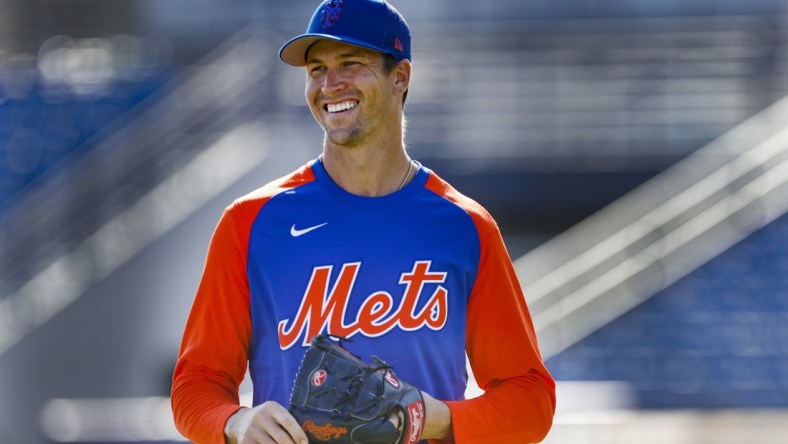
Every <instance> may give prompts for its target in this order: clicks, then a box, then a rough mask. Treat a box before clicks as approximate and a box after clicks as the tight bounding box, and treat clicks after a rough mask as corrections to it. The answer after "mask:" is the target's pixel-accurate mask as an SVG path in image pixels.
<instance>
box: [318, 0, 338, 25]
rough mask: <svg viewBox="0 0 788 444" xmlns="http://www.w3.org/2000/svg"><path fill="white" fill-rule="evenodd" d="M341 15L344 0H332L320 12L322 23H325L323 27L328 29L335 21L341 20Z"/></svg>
mask: <svg viewBox="0 0 788 444" xmlns="http://www.w3.org/2000/svg"><path fill="white" fill-rule="evenodd" d="M341 15H342V0H331V1H330V2H328V3H326V7H325V8H323V11H322V12H321V13H320V24H321V25H323V29H328V28H330V27H332V26H334V22H335V21H337V20H339V17H340V16H341Z"/></svg>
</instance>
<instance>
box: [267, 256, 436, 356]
mask: <svg viewBox="0 0 788 444" xmlns="http://www.w3.org/2000/svg"><path fill="white" fill-rule="evenodd" d="M430 265H431V262H430V261H417V262H416V263H414V264H413V269H412V270H411V271H410V272H407V273H402V274H401V275H400V279H399V283H400V284H402V285H404V286H405V289H404V291H403V294H402V299H401V301H400V303H399V306H398V307H395V306H394V297H393V296H392V295H391V294H389V293H388V292H385V291H377V292H374V293H372V294H370V295H368V296H367V297H366V299H364V301H363V302H362V303H361V306H360V308H359V311H358V315H357V316H356V317H355V319H351V320H350V321H348V320H347V319H346V318H348V317H349V316H348V314H347V313H346V311H347V307H348V300H349V299H350V293H351V290H352V289H353V284H354V283H355V281H356V277H357V276H358V271H359V268H361V263H359V262H355V263H349V264H344V265H343V266H342V270H341V271H340V272H339V276H337V277H336V279H335V280H334V281H333V285H332V283H331V271H332V267H330V266H326V267H315V269H314V270H312V277H311V278H310V280H309V285H308V286H307V288H306V291H305V292H304V296H303V298H302V300H301V306H300V307H299V308H298V313H297V314H296V316H295V319H292V320H290V319H285V320H283V321H280V322H279V327H278V333H279V346H280V347H281V348H282V350H287V349H288V348H290V347H292V346H293V345H294V344H295V343H296V342H298V339H299V338H301V344H302V345H304V346H308V345H309V340H310V339H311V338H312V337H314V336H316V335H318V334H320V333H321V332H323V331H327V332H329V333H331V334H335V335H339V336H344V337H351V336H353V335H354V334H356V333H361V334H363V335H365V336H369V337H375V336H380V335H382V334H384V333H386V332H388V331H389V330H391V329H393V328H394V327H399V328H401V329H402V330H406V331H414V330H419V329H421V328H423V327H427V328H429V329H432V330H440V329H442V328H443V327H444V326H445V325H446V319H447V318H448V290H446V288H445V287H443V286H442V285H436V288H435V290H434V291H433V292H432V294H431V295H428V296H427V297H428V298H427V301H426V303H425V304H423V305H422V304H420V303H419V302H420V300H422V299H424V298H425V295H423V294H422V292H424V287H425V286H426V285H427V284H433V285H435V284H442V283H444V282H445V281H446V273H445V272H433V271H431V270H430ZM419 306H421V308H420V309H419V310H418V312H417V307H419ZM350 317H351V318H352V316H350Z"/></svg>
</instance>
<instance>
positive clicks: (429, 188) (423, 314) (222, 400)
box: [172, 0, 555, 444]
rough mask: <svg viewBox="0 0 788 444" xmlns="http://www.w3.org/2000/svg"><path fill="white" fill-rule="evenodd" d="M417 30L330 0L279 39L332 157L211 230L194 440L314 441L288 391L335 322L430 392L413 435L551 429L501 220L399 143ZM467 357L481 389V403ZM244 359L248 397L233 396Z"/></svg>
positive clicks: (364, 350) (196, 361)
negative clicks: (302, 79) (469, 391)
mask: <svg viewBox="0 0 788 444" xmlns="http://www.w3.org/2000/svg"><path fill="white" fill-rule="evenodd" d="M410 43H411V42H410V30H409V29H408V26H407V24H406V23H405V20H404V19H403V18H402V16H401V15H400V14H399V12H397V11H396V10H395V9H394V8H393V7H392V6H391V5H389V4H388V3H386V2H384V1H380V0H330V1H324V2H323V3H321V4H320V5H319V6H318V8H317V10H316V11H315V13H314V15H313V16H312V19H311V21H310V23H309V26H308V28H307V32H306V33H305V34H303V35H300V36H297V37H295V38H293V39H291V40H290V41H288V42H287V43H285V44H284V46H283V47H282V48H281V50H280V53H279V55H280V58H281V59H282V60H283V61H285V62H286V63H289V64H291V65H294V66H301V67H304V69H305V70H306V88H305V97H306V102H307V105H308V106H309V108H310V110H311V112H312V115H313V116H314V118H315V120H316V121H317V122H318V123H319V124H320V126H321V127H322V128H323V130H324V134H325V137H324V140H323V145H322V153H321V154H320V155H319V156H318V157H317V159H315V160H314V161H312V162H309V163H308V164H306V165H304V166H303V167H301V168H300V169H298V170H297V171H295V172H293V173H291V174H289V175H287V176H285V177H283V178H281V179H279V180H276V181H274V182H271V183H268V184H266V185H264V186H262V187H261V188H259V189H258V190H255V191H253V192H251V193H249V194H248V195H246V196H243V197H241V198H239V199H238V200H236V201H235V202H233V203H232V205H230V206H228V207H227V209H226V210H225V212H224V214H223V215H222V217H221V219H220V221H219V223H218V225H217V227H216V230H215V232H214V235H213V238H212V240H211V244H210V247H209V250H208V255H207V260H206V265H205V270H204V273H203V277H202V280H201V282H200V286H199V289H198V291H197V295H196V297H195V301H194V305H193V307H192V311H191V314H190V316H189V320H188V323H187V325H186V329H185V332H184V338H183V344H182V347H181V352H180V355H179V357H178V362H177V365H176V369H175V373H174V376H173V387H172V404H173V412H174V415H175V420H176V424H177V426H178V428H179V430H180V431H181V432H182V433H183V434H184V435H185V436H186V437H188V438H189V439H191V440H193V441H195V442H197V443H224V442H229V443H236V442H238V443H271V442H275V443H306V442H307V435H306V434H305V432H304V431H303V430H302V429H301V427H299V424H298V422H297V421H296V420H295V418H294V417H293V416H292V415H291V413H290V412H289V411H288V407H289V397H290V393H291V391H292V389H293V381H294V378H295V375H296V373H297V371H298V367H299V364H300V362H301V359H302V356H303V354H304V350H306V348H307V347H308V346H309V343H310V341H311V339H312V338H313V337H315V336H317V335H320V334H325V333H330V334H333V335H338V336H342V337H345V338H348V339H351V340H352V341H353V344H352V349H353V351H354V352H355V353H358V354H359V355H361V356H370V355H375V356H378V357H380V358H381V359H383V360H385V361H386V362H388V363H389V364H391V365H392V366H393V367H394V369H395V370H396V374H397V375H398V376H399V377H400V378H401V379H402V380H403V381H406V382H407V383H408V384H410V385H412V386H414V387H417V388H418V389H419V390H420V393H421V395H422V397H423V402H424V408H425V410H424V417H423V429H422V431H421V435H420V437H416V439H419V438H420V439H422V440H431V441H432V442H452V441H453V442H458V443H463V442H468V443H507V444H509V443H527V442H538V441H541V440H542V439H543V438H544V437H545V435H546V434H547V432H548V431H549V429H550V427H551V425H552V419H553V414H554V411H555V384H554V382H553V379H552V378H551V376H550V374H549V373H548V371H547V370H546V368H545V367H544V364H543V361H542V358H541V355H540V353H539V347H538V345H537V340H536V336H535V333H534V329H533V325H532V322H531V318H530V315H529V312H528V308H527V306H526V304H525V299H524V297H523V294H522V291H521V287H520V284H519V282H518V281H517V277H516V275H515V273H514V268H513V266H512V263H511V259H510V258H509V256H508V253H507V251H506V248H505V246H504V243H503V240H502V238H501V235H500V232H499V230H498V228H497V225H496V223H495V221H494V220H493V219H492V217H491V216H490V215H489V214H488V213H487V212H486V211H485V210H484V208H483V207H481V206H480V205H479V204H478V203H476V202H474V201H473V200H471V199H469V198H467V197H465V196H464V195H462V194H461V193H459V192H458V191H457V190H455V189H454V188H453V187H451V186H450V185H449V184H448V183H447V182H445V181H444V180H442V179H441V178H440V177H438V176H437V175H436V174H435V173H434V172H433V171H431V170H430V169H428V168H427V167H425V166H423V165H421V164H420V163H419V162H417V161H415V160H412V159H411V158H410V156H409V154H408V151H407V150H406V146H405V141H404V135H403V133H404V110H403V109H404V104H405V100H406V97H407V94H408V88H409V85H410V80H411V73H412V66H411V53H410V47H411V46H410ZM466 354H467V357H468V359H469V361H470V364H471V367H472V369H473V372H474V375H475V376H476V380H477V382H478V383H479V385H480V387H481V388H482V389H483V390H484V394H483V395H482V396H480V397H478V398H475V399H471V400H465V399H464V393H465V389H466V383H467V381H468V375H467V373H466V365H465V363H466ZM247 368H248V370H249V372H250V375H251V379H252V382H253V387H254V389H253V390H254V400H253V407H251V408H245V407H241V406H240V405H239V402H238V387H239V385H240V383H241V381H242V380H243V378H244V375H245V373H246V370H247ZM401 414H403V412H392V414H391V415H390V416H388V417H387V418H385V419H388V420H390V421H391V422H392V423H394V424H395V425H399V424H400V422H401V419H402V417H401V416H400V415H401ZM419 420H421V417H419ZM401 439H404V438H401ZM409 439H411V440H412V439H413V437H410V438H409ZM400 442H402V441H400Z"/></svg>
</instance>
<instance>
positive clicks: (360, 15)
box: [279, 0, 410, 66]
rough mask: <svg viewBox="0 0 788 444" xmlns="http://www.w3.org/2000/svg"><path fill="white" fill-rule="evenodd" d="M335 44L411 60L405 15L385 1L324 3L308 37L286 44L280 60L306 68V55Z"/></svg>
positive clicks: (313, 18)
mask: <svg viewBox="0 0 788 444" xmlns="http://www.w3.org/2000/svg"><path fill="white" fill-rule="evenodd" d="M323 39H328V40H335V41H338V42H345V43H350V44H353V45H358V46H363V47H364V48H369V49H373V50H375V51H379V52H382V53H384V54H390V55H391V56H392V57H394V58H395V59H396V60H397V61H399V60H402V59H408V60H410V29H409V28H408V24H407V23H405V19H404V18H403V17H402V15H401V14H400V13H399V11H397V10H396V9H394V7H393V6H391V5H390V4H388V3H387V2H385V1H384V0H324V1H323V2H322V3H321V4H320V6H318V7H317V9H316V10H315V13H314V14H313V15H312V19H311V20H310V21H309V27H307V29H306V33H305V34H301V35H299V36H296V37H294V38H292V39H290V40H288V41H287V43H285V44H284V45H282V47H281V48H280V49H279V58H280V59H282V61H284V62H285V63H288V64H290V65H293V66H304V65H306V51H307V50H308V49H309V46H311V45H312V44H313V43H315V42H316V41H318V40H323Z"/></svg>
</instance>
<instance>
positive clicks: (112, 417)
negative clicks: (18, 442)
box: [41, 397, 185, 442]
mask: <svg viewBox="0 0 788 444" xmlns="http://www.w3.org/2000/svg"><path fill="white" fill-rule="evenodd" d="M41 427H42V429H43V431H44V433H45V434H46V436H48V437H49V438H50V439H52V440H53V441H56V442H128V441H136V442H145V441H185V439H184V438H183V436H181V434H180V433H178V430H177V429H176V428H175V423H174V422H173V418H172V410H171V408H170V400H169V398H166V397H148V398H117V399H53V400H51V401H49V402H48V403H47V404H46V406H45V407H44V409H43V411H42V414H41Z"/></svg>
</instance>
